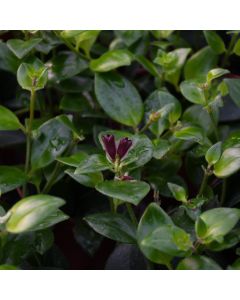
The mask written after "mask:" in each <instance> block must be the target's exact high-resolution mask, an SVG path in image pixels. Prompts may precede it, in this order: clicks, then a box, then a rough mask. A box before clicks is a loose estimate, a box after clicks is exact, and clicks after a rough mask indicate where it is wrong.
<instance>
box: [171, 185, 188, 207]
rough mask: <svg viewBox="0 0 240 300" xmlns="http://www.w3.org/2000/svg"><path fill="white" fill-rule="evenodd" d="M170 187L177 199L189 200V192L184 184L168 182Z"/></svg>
mask: <svg viewBox="0 0 240 300" xmlns="http://www.w3.org/2000/svg"><path fill="white" fill-rule="evenodd" d="M168 188H169V189H170V191H171V192H172V194H173V197H174V198H175V199H176V200H178V201H181V202H187V192H186V190H185V189H184V188H183V187H182V186H180V185H178V184H175V183H171V182H168Z"/></svg>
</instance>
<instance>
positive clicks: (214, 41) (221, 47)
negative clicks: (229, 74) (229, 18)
mask: <svg viewBox="0 0 240 300" xmlns="http://www.w3.org/2000/svg"><path fill="white" fill-rule="evenodd" d="M204 36H205V39H206V40H207V42H208V45H209V46H210V47H211V48H212V50H213V51H214V52H216V53H217V54H221V53H223V52H225V51H226V48H225V44H224V42H223V40H222V38H221V37H220V36H219V35H218V34H217V33H216V32H215V31H211V30H204Z"/></svg>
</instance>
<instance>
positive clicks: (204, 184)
mask: <svg viewBox="0 0 240 300" xmlns="http://www.w3.org/2000/svg"><path fill="white" fill-rule="evenodd" d="M207 180H208V174H207V172H206V171H205V172H204V175H203V180H202V183H201V186H200V189H199V192H198V196H201V195H202V194H203V192H204V190H205V188H206V185H207Z"/></svg>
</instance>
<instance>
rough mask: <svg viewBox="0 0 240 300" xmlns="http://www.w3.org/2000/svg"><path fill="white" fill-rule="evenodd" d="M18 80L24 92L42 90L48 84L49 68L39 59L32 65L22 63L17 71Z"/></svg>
mask: <svg viewBox="0 0 240 300" xmlns="http://www.w3.org/2000/svg"><path fill="white" fill-rule="evenodd" d="M17 80H18V84H19V85H20V86H21V87H22V88H23V89H24V90H28V91H31V90H33V89H34V90H35V91H37V90H41V89H43V88H44V87H45V85H46V84H47V80H48V72H47V67H46V66H45V65H44V64H43V63H42V62H41V61H40V60H39V59H38V58H35V59H34V61H33V62H32V63H22V64H21V65H20V66H19V68H18V70H17Z"/></svg>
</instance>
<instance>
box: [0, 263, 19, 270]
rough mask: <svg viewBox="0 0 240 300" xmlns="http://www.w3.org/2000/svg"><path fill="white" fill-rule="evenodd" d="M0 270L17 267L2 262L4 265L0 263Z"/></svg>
mask: <svg viewBox="0 0 240 300" xmlns="http://www.w3.org/2000/svg"><path fill="white" fill-rule="evenodd" d="M0 270H18V267H17V266H12V265H7V264H4V265H0Z"/></svg>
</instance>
